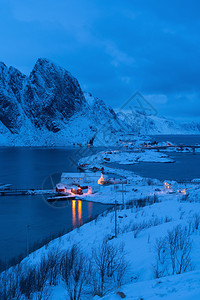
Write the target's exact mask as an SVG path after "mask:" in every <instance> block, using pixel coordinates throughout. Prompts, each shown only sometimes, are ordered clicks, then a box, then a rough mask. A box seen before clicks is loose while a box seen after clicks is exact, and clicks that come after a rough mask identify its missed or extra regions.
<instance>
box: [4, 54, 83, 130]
mask: <svg viewBox="0 0 200 300" xmlns="http://www.w3.org/2000/svg"><path fill="white" fill-rule="evenodd" d="M0 100H1V103H0V109H1V112H0V121H1V122H2V123H3V124H4V125H5V126H6V127H7V128H8V129H9V130H10V131H11V133H17V132H19V131H20V127H21V126H22V125H23V124H22V120H25V119H26V120H27V119H28V120H29V121H30V122H31V123H32V124H33V125H34V126H36V127H37V128H41V129H42V128H46V129H48V130H49V131H52V132H57V131H59V130H60V129H61V127H62V124H63V123H66V122H67V121H68V120H69V119H70V118H71V117H72V116H73V115H74V114H76V113H78V112H81V111H83V108H84V107H86V106H87V103H86V100H85V97H84V95H83V92H82V90H81V88H80V85H79V83H78V80H77V79H76V78H74V77H73V76H72V75H71V74H70V73H69V72H68V71H66V70H65V69H64V68H61V67H59V66H57V65H56V64H54V63H53V62H51V61H50V60H48V59H45V58H39V59H38V60H37V62H36V64H35V66H34V68H33V70H32V72H31V73H30V75H29V76H25V75H24V74H22V73H21V72H20V71H19V70H17V69H16V68H13V67H9V68H8V67H7V66H6V65H5V64H4V63H0Z"/></svg>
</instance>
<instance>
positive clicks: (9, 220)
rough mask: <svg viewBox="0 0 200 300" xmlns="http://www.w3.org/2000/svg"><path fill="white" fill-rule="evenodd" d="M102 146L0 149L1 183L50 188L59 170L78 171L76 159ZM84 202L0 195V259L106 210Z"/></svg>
mask: <svg viewBox="0 0 200 300" xmlns="http://www.w3.org/2000/svg"><path fill="white" fill-rule="evenodd" d="M100 150H102V149H100V148H95V149H94V148H93V149H91V150H90V149H86V148H79V149H76V148H73V147H71V148H58V149H50V148H0V182H1V183H11V184H13V188H15V189H29V188H38V189H42V188H52V185H55V184H56V183H58V182H59V180H60V175H61V173H62V172H77V161H78V159H80V157H82V156H87V155H92V154H94V153H95V152H98V151H100ZM108 208H109V206H108V205H102V204H98V203H92V202H84V201H73V202H72V201H64V202H60V203H56V206H54V205H53V206H52V205H50V204H49V203H48V202H47V201H46V197H43V196H6V197H1V196H0V260H2V261H3V262H6V261H8V260H10V259H11V258H15V257H17V256H18V255H21V254H24V255H25V254H26V251H27V241H28V242H29V247H30V248H32V247H33V245H34V244H38V242H39V243H40V242H42V241H44V240H46V239H48V238H50V237H52V236H54V237H55V236H57V235H58V234H60V233H61V232H62V233H64V232H67V231H68V230H71V229H73V228H74V227H77V226H79V225H82V224H83V223H85V222H87V221H89V220H91V219H93V218H94V217H96V216H97V215H98V214H100V213H102V212H103V211H105V210H106V209H108Z"/></svg>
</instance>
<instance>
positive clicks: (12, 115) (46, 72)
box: [0, 58, 200, 146]
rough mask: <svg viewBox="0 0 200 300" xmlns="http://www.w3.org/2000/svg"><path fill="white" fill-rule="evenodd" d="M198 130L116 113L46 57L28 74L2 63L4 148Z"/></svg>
mask: <svg viewBox="0 0 200 300" xmlns="http://www.w3.org/2000/svg"><path fill="white" fill-rule="evenodd" d="M199 132H200V124H195V123H193V124H178V123H177V122H175V121H170V120H167V119H165V118H159V117H152V116H148V117H144V116H143V115H141V114H140V113H137V112H135V113H132V114H127V113H126V114H124V113H118V114H116V113H115V111H114V110H113V109H112V108H111V107H108V106H106V105H105V103H104V102H103V101H102V100H101V99H98V98H95V97H93V96H92V95H91V94H90V93H84V92H83V91H82V89H81V87H80V85H79V83H78V80H77V79H76V78H74V77H73V76H72V75H71V74H70V73H69V72H68V71H66V70H65V69H63V68H61V67H59V66H57V65H56V64H54V63H52V62H51V61H49V60H47V59H41V58H40V59H38V60H37V62H36V64H35V66H34V68H33V70H32V71H31V73H30V74H29V76H26V75H24V74H22V73H21V72H20V71H19V70H17V69H15V68H13V67H7V66H6V65H5V64H4V63H0V145H1V146H5V145H11V146H45V145H48V146H51V145H56V146H65V145H72V144H77V143H79V144H83V145H86V144H87V143H88V142H94V145H105V144H113V143H115V142H116V141H117V140H119V138H120V136H124V135H125V134H126V133H136V134H137V133H140V134H144V135H148V134H177V133H199Z"/></svg>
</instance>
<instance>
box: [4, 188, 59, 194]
mask: <svg viewBox="0 0 200 300" xmlns="http://www.w3.org/2000/svg"><path fill="white" fill-rule="evenodd" d="M24 195H58V193H56V191H55V190H38V189H26V190H25V189H8V190H1V189H0V196H24Z"/></svg>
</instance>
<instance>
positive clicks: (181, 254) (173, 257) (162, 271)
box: [154, 225, 192, 278]
mask: <svg viewBox="0 0 200 300" xmlns="http://www.w3.org/2000/svg"><path fill="white" fill-rule="evenodd" d="M191 248H192V243H191V240H190V236H189V232H188V229H187V228H182V227H181V225H178V226H176V227H174V228H173V229H172V230H171V231H168V233H167V235H166V236H165V237H164V238H160V239H158V240H157V241H156V246H155V253H156V263H155V265H154V275H155V277H157V278H158V277H161V276H166V275H171V274H173V275H174V274H181V273H184V272H186V271H188V270H189V269H191V258H190V253H191Z"/></svg>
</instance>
